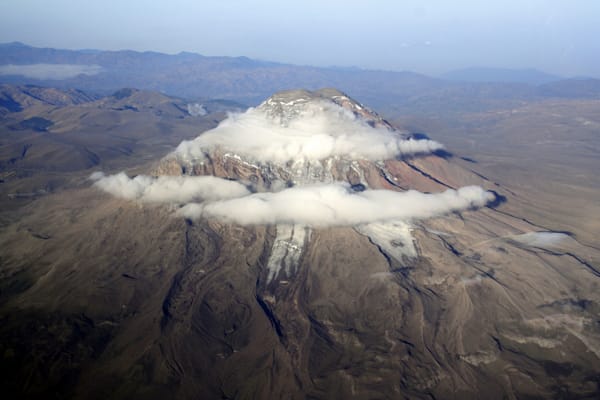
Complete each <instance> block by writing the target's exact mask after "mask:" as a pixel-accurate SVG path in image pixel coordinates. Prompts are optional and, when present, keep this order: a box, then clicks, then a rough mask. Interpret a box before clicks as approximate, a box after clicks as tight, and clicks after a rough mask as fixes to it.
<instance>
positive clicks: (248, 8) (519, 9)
mask: <svg viewBox="0 0 600 400" xmlns="http://www.w3.org/2000/svg"><path fill="white" fill-rule="evenodd" d="M598 21H600V1H595V0H568V1H567V0H545V1H544V0H503V1H496V2H492V1H485V0H477V1H475V0H454V1H447V0H444V1H426V0H421V1H412V0H404V1H400V0H396V1H392V0H389V1H388V0H370V1H366V0H360V1H357V0H329V1H327V0H320V1H317V0H303V1H284V0H262V1H251V0H247V1H243V0H218V1H217V0H214V1H210V2H209V1H199V0H196V1H191V0H170V1H152V0H126V1H123V0H119V1H116V0H103V1H96V0H85V1H83V0H52V1H49V0H0V42H10V41H21V42H24V43H27V44H31V45H34V46H48V47H58V48H69V49H81V48H96V49H111V50H116V49H134V50H154V51H160V52H166V53H177V52H180V51H190V52H197V53H201V54H204V55H230V56H239V55H245V56H248V57H251V58H259V59H264V60H273V61H281V62H290V63H296V64H308V65H320V66H328V65H338V66H358V67H363V68H377V69H390V70H413V71H418V72H423V73H428V74H438V73H442V72H445V71H448V70H452V69H456V68H462V67H466V66H495V67H511V68H526V67H534V68H539V69H543V70H546V71H548V72H553V73H557V74H562V75H567V76H574V75H592V76H599V75H600V40H598V38H600V23H598Z"/></svg>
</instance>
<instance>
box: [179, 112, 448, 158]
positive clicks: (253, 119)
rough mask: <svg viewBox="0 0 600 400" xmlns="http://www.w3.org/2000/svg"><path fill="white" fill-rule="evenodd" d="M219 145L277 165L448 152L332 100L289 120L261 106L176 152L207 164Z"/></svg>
mask: <svg viewBox="0 0 600 400" xmlns="http://www.w3.org/2000/svg"><path fill="white" fill-rule="evenodd" d="M215 147H220V148H222V149H224V150H226V151H229V152H234V153H237V154H239V155H242V156H245V157H248V158H251V159H253V160H258V161H263V162H277V163H285V162H287V161H289V160H299V159H308V160H322V159H325V158H328V157H331V156H346V157H349V158H351V159H369V160H374V161H375V160H387V159H392V158H394V157H397V156H403V155H413V154H419V153H431V152H433V151H436V150H439V149H442V148H443V146H442V145H441V144H440V143H438V142H435V141H433V140H414V139H408V140H407V139H405V138H403V137H402V136H401V135H400V134H399V133H398V132H395V131H391V130H389V129H387V128H384V127H372V126H370V125H369V124H368V123H366V122H365V121H363V120H362V119H360V118H357V117H356V116H355V115H354V114H353V113H352V112H350V111H348V110H346V109H345V108H343V107H340V106H338V105H336V104H334V103H329V102H313V103H310V104H306V105H305V106H304V107H303V108H302V109H301V110H300V111H299V112H298V115H296V116H294V117H293V118H289V119H283V118H280V117H278V116H274V115H272V114H269V113H267V112H265V110H263V109H260V108H251V109H249V110H247V111H246V112H244V113H241V114H230V115H229V117H228V118H227V119H225V120H224V121H222V122H221V123H220V124H219V126H218V127H216V128H215V129H212V130H210V131H207V132H205V133H203V134H202V135H200V136H198V137H197V138H196V139H194V140H192V141H184V142H182V143H181V144H180V145H179V146H178V147H177V150H176V151H175V153H176V154H177V155H178V156H180V157H182V158H183V159H186V160H189V161H192V160H202V159H203V158H204V155H205V154H206V153H207V152H209V151H210V150H211V149H213V148H215Z"/></svg>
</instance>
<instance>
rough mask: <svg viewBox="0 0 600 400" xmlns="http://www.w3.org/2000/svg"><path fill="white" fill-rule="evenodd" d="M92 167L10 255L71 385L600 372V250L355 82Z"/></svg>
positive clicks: (380, 394) (352, 385)
mask: <svg viewBox="0 0 600 400" xmlns="http://www.w3.org/2000/svg"><path fill="white" fill-rule="evenodd" d="M449 150H451V149H449ZM93 179H94V180H96V182H95V183H94V185H93V186H92V187H86V188H83V189H77V190H73V191H71V192H69V193H68V194H66V195H64V196H62V197H61V195H56V196H49V197H48V198H46V199H44V200H43V203H41V204H43V207H41V206H39V207H35V208H31V209H30V215H28V216H26V217H24V218H23V220H22V221H20V224H22V226H24V227H26V228H27V229H25V228H22V229H21V228H19V229H20V230H16V232H17V233H15V234H14V237H16V238H18V240H22V241H23V243H25V244H22V246H25V245H26V246H27V254H28V256H27V258H26V259H25V261H23V260H24V259H23V256H22V254H21V253H18V252H16V251H15V252H14V253H11V252H9V251H6V252H5V253H4V254H3V258H2V262H3V263H5V264H6V269H7V270H8V269H9V268H13V270H23V271H26V272H27V273H28V274H29V275H27V276H28V277H29V276H32V277H35V279H34V280H33V282H34V284H32V285H31V286H30V287H28V288H27V289H26V290H22V291H21V292H19V294H18V295H15V296H14V300H11V301H12V303H11V304H12V305H13V306H14V307H18V308H19V309H21V310H33V311H28V312H29V313H30V314H25V312H23V315H30V317H27V318H30V319H29V320H28V321H31V322H30V326H33V327H38V325H39V324H42V322H37V321H43V326H46V327H50V328H39V329H38V328H36V332H38V331H40V332H46V331H48V332H50V331H51V330H52V329H53V330H54V331H55V332H59V331H60V332H62V331H61V330H60V329H64V327H73V329H72V332H73V333H72V334H71V336H69V335H66V334H65V335H57V338H54V339H52V338H53V337H54V336H52V335H51V332H50V333H47V334H39V333H35V335H38V336H39V340H38V342H36V343H38V346H37V347H32V348H35V349H37V350H36V351H38V352H41V351H43V348H45V347H44V346H46V344H47V343H49V342H50V343H54V342H56V343H58V345H60V346H62V347H58V348H61V349H63V348H64V349H67V350H68V351H63V352H61V353H60V354H54V353H52V354H47V357H48V359H56V360H59V361H60V363H59V362H56V363H55V364H52V365H53V368H52V371H59V372H61V373H62V372H63V371H71V369H69V368H71V367H70V366H72V365H76V366H77V368H78V369H77V371H78V372H77V373H76V374H75V373H73V374H74V375H68V376H73V377H76V379H75V378H73V380H68V382H75V383H74V384H73V385H72V387H69V390H70V392H69V393H72V394H73V397H75V398H86V399H89V398H98V399H100V398H123V399H125V398H127V399H131V398H144V399H149V398H150V399H152V398H156V399H159V398H180V399H191V398H199V397H202V398H223V399H233V398H236V399H241V398H264V399H268V398H290V399H305V398H311V399H317V398H320V399H333V398H339V399H348V398H356V399H373V398H418V399H419V398H420V399H434V398H440V399H448V398H457V399H466V398H486V399H488V398H489V399H505V398H509V399H515V398H540V397H541V398H552V397H555V398H567V397H572V398H586V397H587V398H593V397H594V396H596V395H597V393H598V390H599V388H598V384H599V382H600V374H599V370H598V366H599V365H600V329H599V327H598V321H599V320H600V291H599V290H598V287H599V286H598V285H599V283H600V268H599V267H598V260H600V251H599V250H598V249H595V248H592V247H586V246H584V245H582V244H580V243H579V242H578V241H577V238H576V237H575V236H573V235H571V234H568V233H566V232H551V231H549V230H548V229H546V228H544V227H540V226H535V225H533V224H532V223H531V222H529V220H528V219H527V215H513V214H510V213H509V212H508V211H506V209H505V208H503V207H504V205H505V203H509V202H511V199H513V198H515V196H518V193H513V192H510V191H508V190H505V189H504V188H503V187H502V186H500V185H498V184H496V183H494V182H492V181H490V180H488V179H487V178H485V177H484V176H481V175H479V174H477V173H475V172H473V171H471V170H470V169H469V164H468V163H466V162H462V161H461V160H456V159H455V158H454V157H452V155H451V154H450V152H448V151H446V150H444V149H443V147H442V145H441V144H440V143H438V142H436V141H433V140H430V139H428V138H426V137H424V135H411V134H410V133H408V132H403V131H399V130H397V129H395V128H394V127H392V126H390V124H388V123H387V122H386V121H385V120H383V119H382V118H381V117H379V116H378V115H377V114H376V113H374V112H372V111H370V110H369V109H368V108H366V107H364V106H363V105H361V104H359V103H357V102H356V101H354V100H352V99H351V98H349V97H348V96H346V95H344V94H343V93H341V92H339V91H336V90H333V89H325V90H319V91H315V92H309V91H288V92H282V93H278V94H275V95H274V96H272V97H271V98H269V99H268V100H266V101H265V102H264V103H262V104H261V105H259V106H258V107H256V108H251V109H249V110H247V111H246V112H244V113H237V114H232V115H230V116H229V117H228V118H227V119H225V120H224V121H222V122H221V123H220V124H219V126H218V127H217V128H215V129H213V130H210V131H207V132H204V133H202V134H201V135H199V136H198V137H197V138H196V139H194V140H191V141H186V142H182V143H181V144H180V145H179V146H178V147H177V149H176V150H175V151H174V152H172V153H171V154H169V155H167V156H166V157H164V159H162V160H160V161H159V162H158V163H157V164H156V166H155V168H154V169H153V171H152V173H151V174H150V175H143V176H142V175H140V176H136V177H132V178H130V177H128V176H127V175H125V174H118V175H111V176H105V175H103V174H102V173H100V172H98V173H95V174H94V175H93ZM98 189H102V190H103V191H105V192H108V193H110V194H112V195H106V194H103V192H102V191H100V190H98ZM113 195H114V196H113ZM523 201H525V200H523ZM64 204H70V206H69V207H65V206H64ZM15 229H16V228H15ZM28 232H43V233H44V236H43V237H47V238H51V239H48V240H41V239H36V238H32V237H31V235H30V234H28ZM19 235H20V236H19ZM39 236H40V235H38V237H39ZM11 240H13V239H11ZM14 240H16V239H14ZM5 242H6V241H5ZM6 243H7V247H6V248H7V249H8V248H18V247H16V246H15V244H14V243H12V246H13V247H9V246H8V245H11V243H8V242H6ZM19 248H20V247H19ZM57 249H59V250H57ZM31 260H34V261H35V262H34V261H31ZM32 279H33V278H32ZM15 290H16V289H15ZM0 294H1V293H0ZM42 299H52V301H45V302H43V301H41V300H42ZM39 310H41V311H42V312H43V314H42V315H45V316H46V317H43V318H45V319H40V318H42V317H40V313H39ZM23 318H26V317H23ZM10 324H11V320H10V319H7V322H5V327H8V328H5V329H9V328H10V327H11V326H12V325H10ZM14 324H15V325H16V324H17V323H16V322H14ZM36 324H38V325H36ZM19 326H22V324H21V325H19ZM43 329H46V330H43ZM69 332H71V331H69ZM6 335H8V334H6ZM6 335H5V337H8V336H6ZM35 335H34V336H35ZM38 336H35V337H38ZM11 337H12V336H11ZM65 338H67V339H68V340H67V339H65ZM15 340H16V339H15ZM52 340H54V342H52ZM40 343H41V344H40ZM69 343H75V344H76V345H70V344H69ZM58 345H57V346H58ZM69 346H70V347H69ZM30 347H31V346H30ZM46 347H47V346H46ZM6 354H8V350H6ZM43 354H46V353H43ZM61 354H68V355H69V358H68V359H67V360H65V359H64V358H61V357H62V356H61ZM36 357H37V355H36V356H35V357H34V359H37V358H36ZM61 376H62V375H61ZM28 379H29V378H28ZM31 379H33V378H31ZM61 379H62V378H61ZM60 382H62V381H59V383H60ZM57 385H58V384H57Z"/></svg>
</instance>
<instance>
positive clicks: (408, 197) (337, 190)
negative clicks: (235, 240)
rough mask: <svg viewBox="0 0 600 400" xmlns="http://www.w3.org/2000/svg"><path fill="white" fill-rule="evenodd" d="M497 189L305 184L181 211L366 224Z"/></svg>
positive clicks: (462, 206)
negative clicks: (391, 188) (427, 190)
mask: <svg viewBox="0 0 600 400" xmlns="http://www.w3.org/2000/svg"><path fill="white" fill-rule="evenodd" d="M493 199H494V195H493V193H490V192H487V191H485V190H483V189H482V188H480V187H478V186H466V187H463V188H460V189H458V190H452V189H449V190H446V191H445V192H442V193H421V192H418V191H415V190H409V191H407V192H395V191H389V190H366V191H364V192H354V191H353V190H352V189H351V188H350V187H349V185H347V184H341V183H339V184H330V185H315V186H299V187H293V188H289V189H285V190H282V191H280V192H275V193H272V192H269V193H255V194H251V195H248V196H244V197H240V198H235V199H230V200H221V201H215V202H209V203H206V204H188V205H186V206H184V207H182V208H181V209H180V210H179V211H178V213H179V214H180V215H183V216H185V217H187V218H200V217H213V218H219V219H223V220H226V221H230V222H235V223H238V224H242V225H252V224H304V225H309V226H315V227H320V226H338V225H360V224H367V223H373V222H381V221H389V220H397V219H400V220H411V219H422V218H429V217H433V216H436V215H442V214H446V213H449V212H453V211H461V210H467V209H470V208H475V207H482V206H484V205H486V204H487V203H488V202H490V201H492V200H493Z"/></svg>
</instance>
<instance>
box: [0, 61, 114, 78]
mask: <svg viewBox="0 0 600 400" xmlns="http://www.w3.org/2000/svg"><path fill="white" fill-rule="evenodd" d="M102 71H103V68H102V67H101V66H99V65H88V64H26V65H14V64H7V65H0V75H18V76H24V77H26V78H32V79H52V80H63V79H70V78H75V77H77V76H79V75H97V74H99V73H100V72H102Z"/></svg>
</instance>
